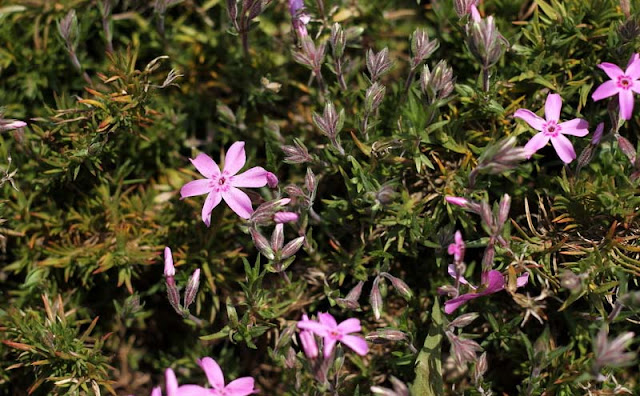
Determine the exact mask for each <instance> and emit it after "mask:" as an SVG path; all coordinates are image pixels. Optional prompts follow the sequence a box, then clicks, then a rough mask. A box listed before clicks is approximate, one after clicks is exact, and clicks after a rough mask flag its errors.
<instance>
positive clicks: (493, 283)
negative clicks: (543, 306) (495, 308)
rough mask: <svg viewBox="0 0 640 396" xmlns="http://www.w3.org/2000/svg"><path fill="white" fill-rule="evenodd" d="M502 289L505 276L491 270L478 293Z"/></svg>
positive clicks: (482, 293) (483, 294)
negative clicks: (482, 289) (481, 290)
mask: <svg viewBox="0 0 640 396" xmlns="http://www.w3.org/2000/svg"><path fill="white" fill-rule="evenodd" d="M565 139H566V138H565ZM502 289H504V276H502V273H501V272H500V271H497V270H491V271H489V273H488V274H487V288H486V289H485V290H484V291H483V292H481V293H478V294H480V295H482V296H486V295H487V294H493V293H497V292H499V291H500V290H502Z"/></svg>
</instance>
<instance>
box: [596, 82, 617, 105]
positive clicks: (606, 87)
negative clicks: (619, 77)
mask: <svg viewBox="0 0 640 396" xmlns="http://www.w3.org/2000/svg"><path fill="white" fill-rule="evenodd" d="M618 92H620V89H619V88H618V85H617V84H616V82H615V81H613V80H609V81H605V82H603V83H602V84H600V86H599V87H598V88H596V90H595V91H594V92H593V93H592V94H591V99H593V100H594V101H595V102H597V101H599V100H602V99H604V98H608V97H609V96H613V95H615V94H617V93H618Z"/></svg>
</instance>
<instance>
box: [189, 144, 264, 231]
mask: <svg viewBox="0 0 640 396" xmlns="http://www.w3.org/2000/svg"><path fill="white" fill-rule="evenodd" d="M246 161H247V157H246V154H245V152H244V142H235V143H234V144H232V145H231V147H229V151H227V155H226V158H225V163H224V168H223V170H222V172H220V168H219V167H218V164H216V163H215V161H213V160H212V159H211V157H209V156H208V155H206V154H199V155H198V156H197V157H196V158H195V159H191V163H192V164H193V165H194V166H195V167H196V169H197V170H198V172H200V173H201V174H202V175H203V176H204V177H205V179H198V180H194V181H192V182H189V183H187V184H185V185H184V186H183V187H182V189H181V190H180V195H182V198H183V199H184V198H187V197H193V196H195V195H202V194H209V195H207V199H206V200H205V201H204V205H203V207H202V220H203V221H204V223H205V224H206V225H207V227H209V226H210V225H211V212H212V211H213V209H214V208H215V207H216V206H218V204H219V203H220V201H221V200H223V199H224V201H225V202H226V203H227V205H229V207H230V208H231V210H233V211H234V212H236V214H237V215H238V216H240V217H242V218H243V219H248V218H249V217H250V216H251V213H253V207H252V206H251V199H249V196H247V194H245V193H244V192H243V191H242V190H240V189H239V187H250V188H251V187H264V186H265V185H266V184H267V183H268V178H267V174H268V173H269V172H267V171H266V170H264V169H263V168H262V167H260V166H256V167H253V168H251V169H249V170H247V171H245V172H244V173H241V174H239V175H238V174H237V173H238V171H239V170H240V169H242V167H243V166H244V164H245V162H246Z"/></svg>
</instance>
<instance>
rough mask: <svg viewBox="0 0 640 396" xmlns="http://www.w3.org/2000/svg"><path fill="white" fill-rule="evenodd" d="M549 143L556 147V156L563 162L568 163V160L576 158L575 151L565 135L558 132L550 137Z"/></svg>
mask: <svg viewBox="0 0 640 396" xmlns="http://www.w3.org/2000/svg"><path fill="white" fill-rule="evenodd" d="M551 144H553V148H554V149H556V153H558V157H560V159H561V160H562V162H564V163H565V164H568V163H569V162H571V161H573V160H574V159H576V152H575V150H574V149H573V145H572V144H571V141H569V139H567V137H566V136H564V135H562V134H559V135H558V136H556V137H554V138H552V139H551Z"/></svg>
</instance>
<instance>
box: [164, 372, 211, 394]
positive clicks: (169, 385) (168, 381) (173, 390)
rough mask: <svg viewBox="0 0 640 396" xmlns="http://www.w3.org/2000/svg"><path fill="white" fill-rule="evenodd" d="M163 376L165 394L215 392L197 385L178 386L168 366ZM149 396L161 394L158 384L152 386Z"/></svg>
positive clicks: (174, 375)
mask: <svg viewBox="0 0 640 396" xmlns="http://www.w3.org/2000/svg"><path fill="white" fill-rule="evenodd" d="M164 377H165V390H166V392H167V396H204V395H213V394H215V393H208V392H210V390H209V389H206V388H203V387H201V386H198V385H182V386H178V380H177V379H176V374H175V373H174V372H173V370H171V369H170V368H168V369H167V370H166V371H165V374H164ZM151 396H162V391H161V390H160V387H159V386H158V387H155V388H153V390H152V391H151Z"/></svg>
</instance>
